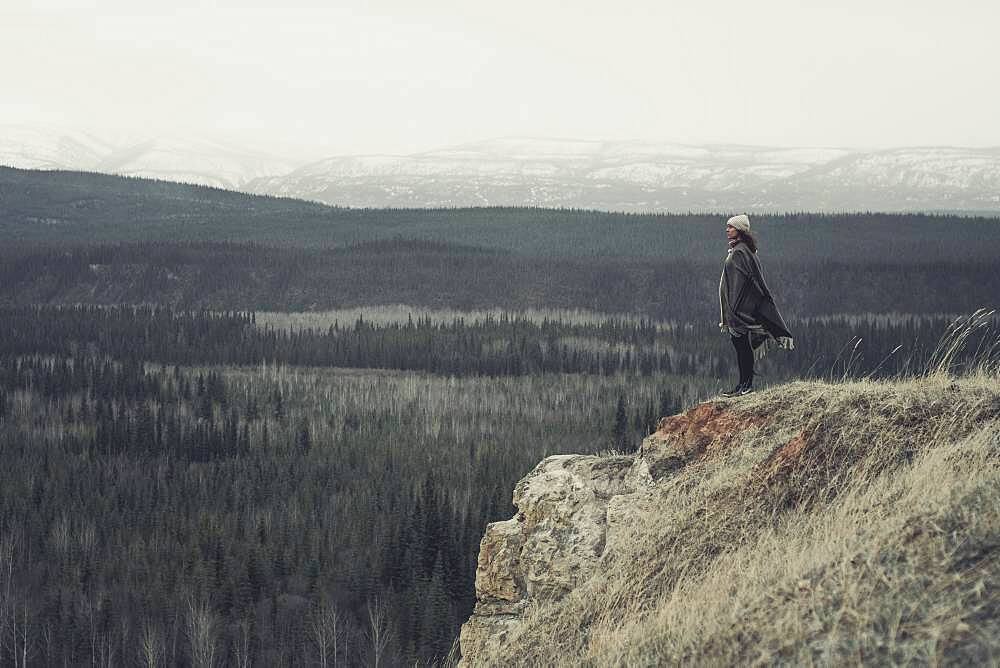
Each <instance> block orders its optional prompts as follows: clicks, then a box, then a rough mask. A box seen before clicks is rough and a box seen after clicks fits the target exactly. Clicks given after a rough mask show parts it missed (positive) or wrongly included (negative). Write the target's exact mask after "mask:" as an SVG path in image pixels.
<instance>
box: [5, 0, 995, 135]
mask: <svg viewBox="0 0 1000 668" xmlns="http://www.w3.org/2000/svg"><path fill="white" fill-rule="evenodd" d="M998 8H1000V2H996V1H995V0H949V1H948V2H943V1H936V2H929V1H926V0H909V1H905V2H904V1H902V0H900V1H898V2H897V1H895V0H836V1H835V2H811V1H809V0H789V1H787V2H786V1H771V0H759V1H757V2H746V1H745V0H743V1H733V2H720V1H713V0H652V1H638V0H605V1H603V2H590V1H589V0H574V1H573V2H556V1H550V0H524V1H522V0H503V1H502V2H498V1H490V2H479V1H477V0H461V1H454V2H452V1H445V0H430V1H425V0H329V1H326V2H324V1H319V0H317V1H315V2H303V1H302V0H298V1H296V0H292V2H280V3H279V2H278V1H277V0H274V1H271V0H251V1H243V2H238V1H236V0H231V1H230V0H220V1H218V2H214V3H213V2H205V1H199V2H191V0H163V1H162V2H155V3H154V2H141V1H139V0H129V1H127V2H118V1H107V2H105V1H102V0H89V1H88V0H2V2H0V63H2V65H0V124H5V123H19V122H29V123H31V122H48V123H57V124H62V125H69V126H75V127H87V128H89V127H101V128H107V127H115V128H126V129H138V130H140V131H142V132H167V131H179V132H193V133H201V134H208V135H213V134H224V135H227V136H231V137H255V138H256V139H257V140H258V141H259V144H260V145H261V146H271V147H279V146H280V147H292V146H298V147H308V148H309V149H311V150H312V151H315V152H317V153H323V154H334V153H374V152H390V153H408V152H413V151H419V150H423V149H429V148H435V147H441V146H446V145H452V144H459V143H462V142H467V141H474V140H479V139H487V138H491V137H501V136H543V137H565V138H570V137H572V138H581V139H654V140H667V141H678V142H687V143H702V142H738V143H749V144H774V145H781V146H848V147H858V148H866V147H867V148H873V147H888V146H902V145H939V144H948V145H959V146H980V147H981V146H1000V123H998V122H997V119H998V118H1000V87H998V86H997V83H996V82H997V81H1000V47H998V40H997V37H996V31H997V27H998V26H1000V9H998Z"/></svg>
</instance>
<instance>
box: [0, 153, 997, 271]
mask: <svg viewBox="0 0 1000 668" xmlns="http://www.w3.org/2000/svg"><path fill="white" fill-rule="evenodd" d="M728 215H730V213H719V214H717V215H705V214H697V215H695V214H680V215H652V214H649V215H638V214H620V213H605V212H598V211H579V210H568V209H535V208H514V207H488V208H473V209H345V208H337V207H330V206H325V205H321V204H316V203H311V202H305V201H301V200H294V199H284V198H275V197H265V196H259V195H247V194H243V193H237V192H232V191H226V190H220V189H217V188H209V187H205V186H193V185H184V184H177V183H170V182H165V181H154V180H149V179H138V178H125V177H119V176H109V175H103V174H92V173H82V172H60V171H37V170H21V169H13V168H9V167H0V235H2V236H3V238H4V240H5V243H6V245H7V246H8V247H9V246H10V245H11V244H29V243H60V244H62V243H81V242H82V243H100V242H116V241H238V242H247V241H253V242H258V243H266V244H278V245H288V246H300V247H301V246H308V247H315V246H320V247H330V246H343V245H345V244H352V243H359V242H365V241H373V240H380V239H392V238H395V237H399V236H403V237H406V238H410V239H422V240H432V241H446V242H448V243H458V244H465V245H474V246H483V247H487V248H493V249H502V250H508V251H513V252H516V253H519V254H524V255H541V256H546V257H552V256H570V257H591V256H595V255H596V256H624V257H653V258H659V259H661V260H677V259H684V260H689V261H697V260H710V261H712V262H718V261H719V260H720V247H721V249H722V255H724V251H725V247H724V244H725V237H724V230H723V221H724V220H725V218H726V217H727V216H728ZM753 220H754V229H755V231H757V232H759V234H760V237H761V242H762V247H763V248H766V252H767V255H768V257H782V258H787V259H798V260H809V259H819V258H829V259H835V260H840V259H849V260H850V261H852V262H884V261H886V260H891V261H907V262H921V263H926V262H929V261H938V262H942V261H968V260H991V261H992V260H995V258H996V257H997V256H998V254H1000V225H998V224H997V219H996V218H975V217H968V216H949V215H920V214H871V213H866V214H843V215H828V214H807V213H796V214H787V215H780V216H755V217H754V219H753ZM929 249H933V254H932V255H928V252H929Z"/></svg>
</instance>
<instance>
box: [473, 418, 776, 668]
mask: <svg viewBox="0 0 1000 668" xmlns="http://www.w3.org/2000/svg"><path fill="white" fill-rule="evenodd" d="M766 421H767V420H766V418H765V417H763V416H761V415H754V414H752V413H747V412H743V411H738V410H737V409H736V408H735V407H734V406H733V404H732V402H724V401H720V402H708V403H703V404H699V405H698V406H695V407H694V408H692V409H691V410H689V411H687V412H685V413H681V414H679V415H673V416H670V417H665V418H662V419H661V420H660V422H659V424H658V426H657V430H656V432H654V433H653V434H651V435H650V436H648V437H646V438H645V439H644V440H643V442H642V446H641V447H640V448H639V450H638V452H636V453H635V454H634V455H626V456H612V457H599V456H594V455H555V456H552V457H548V458H546V459H544V460H543V461H542V462H541V463H540V464H538V466H536V467H535V469H534V470H532V471H531V472H530V473H529V474H528V475H527V476H525V477H524V478H523V479H522V480H521V481H520V482H518V484H517V486H516V487H515V489H514V505H515V506H516V507H517V510H518V512H517V514H516V515H515V516H514V517H513V518H511V519H509V520H506V521H503V522H494V523H492V524H489V525H487V527H486V533H485V535H484V536H483V539H482V542H481V543H480V549H479V562H478V565H477V568H476V584H475V586H476V599H477V602H476V607H475V610H474V612H473V614H472V617H471V618H470V619H469V621H467V622H466V623H465V624H463V625H462V632H461V639H460V642H461V649H462V665H476V664H478V663H480V662H479V661H477V658H478V657H486V656H490V655H492V654H493V653H494V651H495V650H496V649H497V648H499V647H500V646H501V645H503V644H504V642H505V640H506V638H507V637H508V635H509V633H510V632H511V631H512V630H513V629H514V628H515V627H516V626H517V625H518V624H520V623H521V621H522V613H523V612H524V611H525V609H526V607H527V606H528V604H529V603H530V602H531V601H532V600H536V601H543V600H544V601H552V600H558V599H559V598H562V597H563V596H565V595H566V594H567V593H569V592H570V591H572V590H573V588H574V587H576V585H577V584H578V583H581V582H583V581H585V580H587V579H588V578H590V577H591V576H592V575H593V574H594V573H595V572H596V570H597V567H598V564H599V561H600V559H601V557H602V556H603V555H604V554H605V552H606V551H608V550H614V549H615V546H616V542H617V541H619V540H626V537H627V536H628V532H627V531H626V529H627V527H628V525H629V524H630V517H631V514H632V513H633V512H641V509H642V508H643V506H644V504H643V500H644V498H646V496H647V494H648V490H649V489H650V488H651V487H652V486H653V485H654V484H655V483H656V482H657V481H659V480H661V479H663V478H665V477H668V476H670V475H673V474H674V473H675V472H677V471H679V470H680V469H681V468H683V467H684V466H685V465H687V464H688V463H689V462H691V461H693V460H695V459H698V458H700V457H703V456H706V455H709V454H711V453H712V452H713V451H714V450H716V449H724V448H726V447H727V446H728V445H729V444H731V442H732V441H733V439H734V438H735V436H736V434H738V433H741V432H743V431H745V430H747V429H751V428H754V427H758V426H761V425H763V424H764V423H765V422H766Z"/></svg>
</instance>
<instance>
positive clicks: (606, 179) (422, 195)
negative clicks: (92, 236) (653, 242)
mask: <svg viewBox="0 0 1000 668" xmlns="http://www.w3.org/2000/svg"><path fill="white" fill-rule="evenodd" d="M0 164H7V165H11V166H15V167H27V168H38V169H80V170H90V171H99V172H108V173H114V174H127V175H135V176H148V177H153V178H159V179H167V180H173V181H184V182H188V183H200V184H206V185H212V186H218V187H223V188H231V189H236V190H244V191H247V192H254V193H261V194H271V195H282V196H288V197H297V198H302V199H309V200H316V201H320V202H325V203H328V204H338V205H341V206H352V207H441V206H446V207H450V206H484V205H504V206H512V205H517V206H551V207H574V208H593V209H605V210H615V211H727V210H748V211H751V210H757V211H772V210H777V211H788V210H810V211H817V210H827V211H859V210H881V211H899V210H909V211H921V210H931V211H933V210H953V211H963V210H964V211H983V212H998V211H1000V148H990V149H975V148H949V147H923V148H898V149H890V150H880V151H865V150H853V149H847V148H835V147H833V148H831V147H825V148H780V147H762V146H743V145H684V144H672V143H663V142H644V141H582V140H556V139H533V138H505V139H493V140H488V141H482V142H476V143H471V144H465V145H461V146H456V147H450V148H443V149H440V150H434V151H427V152H423V153H415V154H411V155H360V156H358V155H352V156H335V157H330V158H326V159H323V160H319V161H316V162H305V163H304V162H303V161H302V160H296V159H294V158H291V157H284V156H276V155H272V154H270V153H266V152H262V151H257V150H251V149H247V148H242V147H240V146H236V145H234V144H233V143H226V142H220V141H216V140H209V139H200V138H194V137H186V136H183V135H170V136H137V135H129V134H120V135H111V134H109V133H107V132H104V133H93V132H65V131H62V132H54V131H52V130H51V129H40V128H30V127H23V126H21V127H16V126H8V127H0Z"/></svg>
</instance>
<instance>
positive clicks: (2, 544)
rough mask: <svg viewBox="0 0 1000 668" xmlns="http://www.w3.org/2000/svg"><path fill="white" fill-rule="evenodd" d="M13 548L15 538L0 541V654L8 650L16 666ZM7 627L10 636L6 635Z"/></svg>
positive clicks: (11, 536)
mask: <svg viewBox="0 0 1000 668" xmlns="http://www.w3.org/2000/svg"><path fill="white" fill-rule="evenodd" d="M14 547H15V538H14V536H13V535H11V534H7V535H6V536H4V538H3V540H2V541H0V578H2V579H3V587H2V588H0V654H2V653H3V648H4V647H9V648H10V653H11V656H13V657H14V665H15V666H16V665H17V604H16V603H15V601H14V552H15V550H14ZM8 625H9V627H10V635H8Z"/></svg>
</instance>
